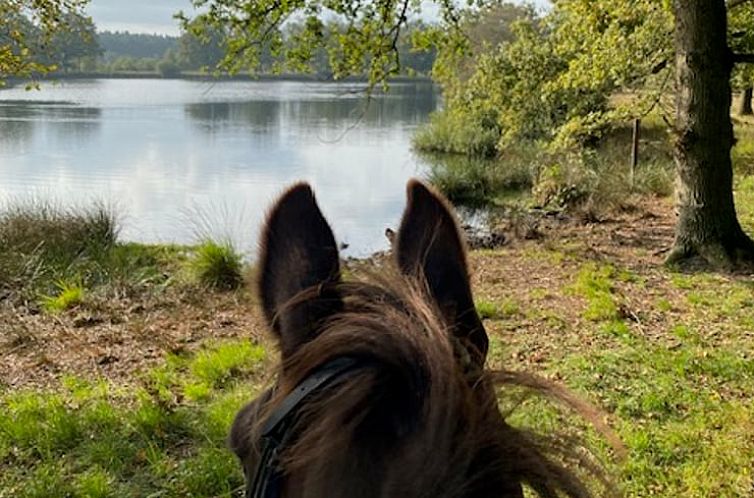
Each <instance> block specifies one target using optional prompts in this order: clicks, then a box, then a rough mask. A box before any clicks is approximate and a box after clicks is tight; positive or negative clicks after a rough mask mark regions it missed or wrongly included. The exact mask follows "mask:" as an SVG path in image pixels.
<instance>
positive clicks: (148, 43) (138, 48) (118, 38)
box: [97, 31, 180, 61]
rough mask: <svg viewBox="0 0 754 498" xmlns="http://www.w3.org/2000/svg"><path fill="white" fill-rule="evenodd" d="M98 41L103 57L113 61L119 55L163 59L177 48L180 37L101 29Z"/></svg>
mask: <svg viewBox="0 0 754 498" xmlns="http://www.w3.org/2000/svg"><path fill="white" fill-rule="evenodd" d="M97 41H98V43H99V46H100V47H101V48H102V51H103V57H104V59H105V60H107V61H112V60H114V59H117V58H118V57H133V58H135V59H162V58H163V57H164V56H165V54H166V53H167V52H168V51H169V50H176V49H177V48H178V43H179V41H180V38H179V37H177V36H167V35H148V34H142V33H129V32H128V31H114V32H113V31H101V32H99V33H97Z"/></svg>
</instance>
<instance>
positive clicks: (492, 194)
mask: <svg viewBox="0 0 754 498" xmlns="http://www.w3.org/2000/svg"><path fill="white" fill-rule="evenodd" d="M425 159H427V160H429V161H430V162H431V166H430V170H429V174H428V178H427V179H428V180H429V182H430V183H431V184H433V185H434V186H435V187H437V188H438V189H439V190H440V191H441V192H442V193H443V194H445V196H446V197H447V198H448V199H449V200H450V201H451V202H454V203H456V204H461V205H467V206H474V205H482V204H494V202H495V200H496V199H497V198H500V197H503V196H505V195H506V194H507V193H510V192H520V191H521V190H527V189H528V188H530V187H531V184H532V176H531V170H530V166H529V161H528V160H527V159H525V158H523V157H514V156H513V155H510V156H509V157H507V158H501V159H495V160H490V159H475V158H469V157H462V156H448V155H445V156H437V155H432V156H429V155H427V156H425Z"/></svg>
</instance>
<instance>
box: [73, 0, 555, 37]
mask: <svg viewBox="0 0 754 498" xmlns="http://www.w3.org/2000/svg"><path fill="white" fill-rule="evenodd" d="M514 1H515V0H514ZM534 3H535V4H537V5H540V6H544V5H546V4H547V3H548V1H547V0H534ZM179 10H184V11H186V12H187V13H189V12H191V1H190V0H91V2H90V4H89V7H88V9H87V11H88V13H89V15H91V16H92V17H93V18H94V22H95V23H96V24H97V27H98V29H99V30H100V31H106V30H109V31H131V32H132V33H158V34H168V35H177V34H179V33H178V31H179V30H178V23H177V22H176V21H175V20H174V19H173V15H174V14H175V13H176V12H178V11H179ZM425 10H426V11H427V12H428V13H430V14H429V15H430V16H431V11H432V10H433V9H425Z"/></svg>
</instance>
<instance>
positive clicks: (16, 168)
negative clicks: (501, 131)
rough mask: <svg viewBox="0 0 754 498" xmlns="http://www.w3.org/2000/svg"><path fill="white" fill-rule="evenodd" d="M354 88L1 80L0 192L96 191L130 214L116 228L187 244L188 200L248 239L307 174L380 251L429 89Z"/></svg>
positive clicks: (340, 228)
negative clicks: (4, 86) (9, 86)
mask: <svg viewBox="0 0 754 498" xmlns="http://www.w3.org/2000/svg"><path fill="white" fill-rule="evenodd" d="M361 90H362V86H360V85H354V84H321V83H316V84H311V83H280V82H228V83H214V84H211V85H209V84H207V83H201V82H189V81H175V80H173V81H162V80H152V81H149V80H147V81H144V80H136V81H134V80H99V81H97V80H95V81H78V82H70V83H64V84H61V85H56V86H47V87H44V88H43V90H42V91H41V92H23V91H21V90H3V91H0V196H13V197H17V196H19V195H28V194H30V193H34V194H36V195H40V193H41V195H45V196H54V197H57V198H59V199H63V200H66V201H70V202H87V201H88V200H91V199H93V198H99V199H102V198H104V199H106V200H108V201H110V202H114V203H116V204H117V205H119V206H120V207H121V209H122V210H123V211H124V212H125V213H126V214H127V219H126V222H127V223H126V226H125V230H124V236H125V237H127V238H129V239H134V240H142V241H177V242H191V241H192V240H193V238H194V232H195V229H196V226H192V225H194V221H192V220H191V218H192V216H191V215H190V214H187V213H193V212H195V210H196V209H199V210H203V211H205V212H207V213H208V216H209V217H216V218H225V219H217V220H216V222H215V223H212V225H214V226H213V229H214V230H216V231H219V232H227V233H228V235H230V236H232V237H233V238H234V239H235V240H236V241H237V242H238V243H239V244H240V245H241V246H242V247H243V248H245V249H249V248H251V247H252V246H253V244H254V242H255V238H256V233H257V230H258V225H259V223H260V222H261V219H262V215H263V212H264V209H265V208H266V207H267V205H268V203H269V202H270V200H271V199H272V198H274V196H275V195H276V194H277V193H278V192H279V191H280V190H281V189H282V188H283V186H284V185H286V184H288V183H290V182H292V181H294V180H298V179H306V180H308V181H310V182H312V183H313V184H314V186H315V188H317V190H318V196H319V199H320V202H321V204H322V206H323V209H324V211H325V212H326V214H327V215H328V216H329V218H330V219H331V221H332V222H333V224H334V226H335V228H336V231H337V232H338V235H339V237H340V239H341V240H343V241H346V242H348V243H350V244H351V254H356V255H361V254H365V253H367V252H369V251H372V250H377V249H381V248H384V247H385V240H384V236H383V235H382V232H383V230H384V228H385V226H387V225H392V224H395V223H396V221H397V219H398V217H399V216H400V212H401V210H402V208H403V202H404V199H403V196H404V186H405V181H406V180H407V179H408V178H409V177H411V176H414V175H416V174H418V173H420V172H421V165H420V161H419V160H418V159H417V158H416V157H415V156H414V155H413V154H412V152H411V147H410V136H411V134H412V132H413V130H414V129H415V127H416V126H417V125H419V124H420V123H422V122H423V121H424V120H426V118H427V115H428V114H429V113H430V112H431V111H432V110H434V109H435V107H436V105H437V97H436V94H435V91H434V89H433V88H432V87H431V86H430V85H427V84H410V85H394V86H393V88H392V91H391V93H390V94H388V95H377V96H375V97H374V99H373V100H372V101H371V102H370V105H369V106H368V107H367V108H366V110H365V109H364V103H365V100H364V97H363V93H360V91H361ZM19 92H21V93H19ZM21 100H23V102H21ZM218 212H224V213H233V216H228V215H218V214H217V213H218ZM239 213H240V214H239ZM187 218H189V220H187ZM230 219H232V220H233V221H232V222H230V221H228V220H230ZM239 219H242V220H243V221H239ZM227 225H231V226H227Z"/></svg>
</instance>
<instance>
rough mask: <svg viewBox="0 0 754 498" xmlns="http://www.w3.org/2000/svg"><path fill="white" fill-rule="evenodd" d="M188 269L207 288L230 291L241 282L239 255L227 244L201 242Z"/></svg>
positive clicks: (240, 260) (240, 259)
mask: <svg viewBox="0 0 754 498" xmlns="http://www.w3.org/2000/svg"><path fill="white" fill-rule="evenodd" d="M189 268H190V269H191V273H192V275H193V276H194V278H195V279H196V280H197V281H198V282H199V283H200V284H202V285H205V286H208V287H212V288H216V289H221V290H232V289H237V288H238V287H240V286H241V283H242V282H243V261H242V258H241V255H240V254H239V253H238V252H236V250H235V249H234V248H233V246H232V245H231V244H230V243H228V242H225V243H218V242H214V241H211V240H207V241H204V242H202V243H201V244H199V246H197V247H196V249H195V250H194V253H193V255H192V257H191V259H190V260H189Z"/></svg>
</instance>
